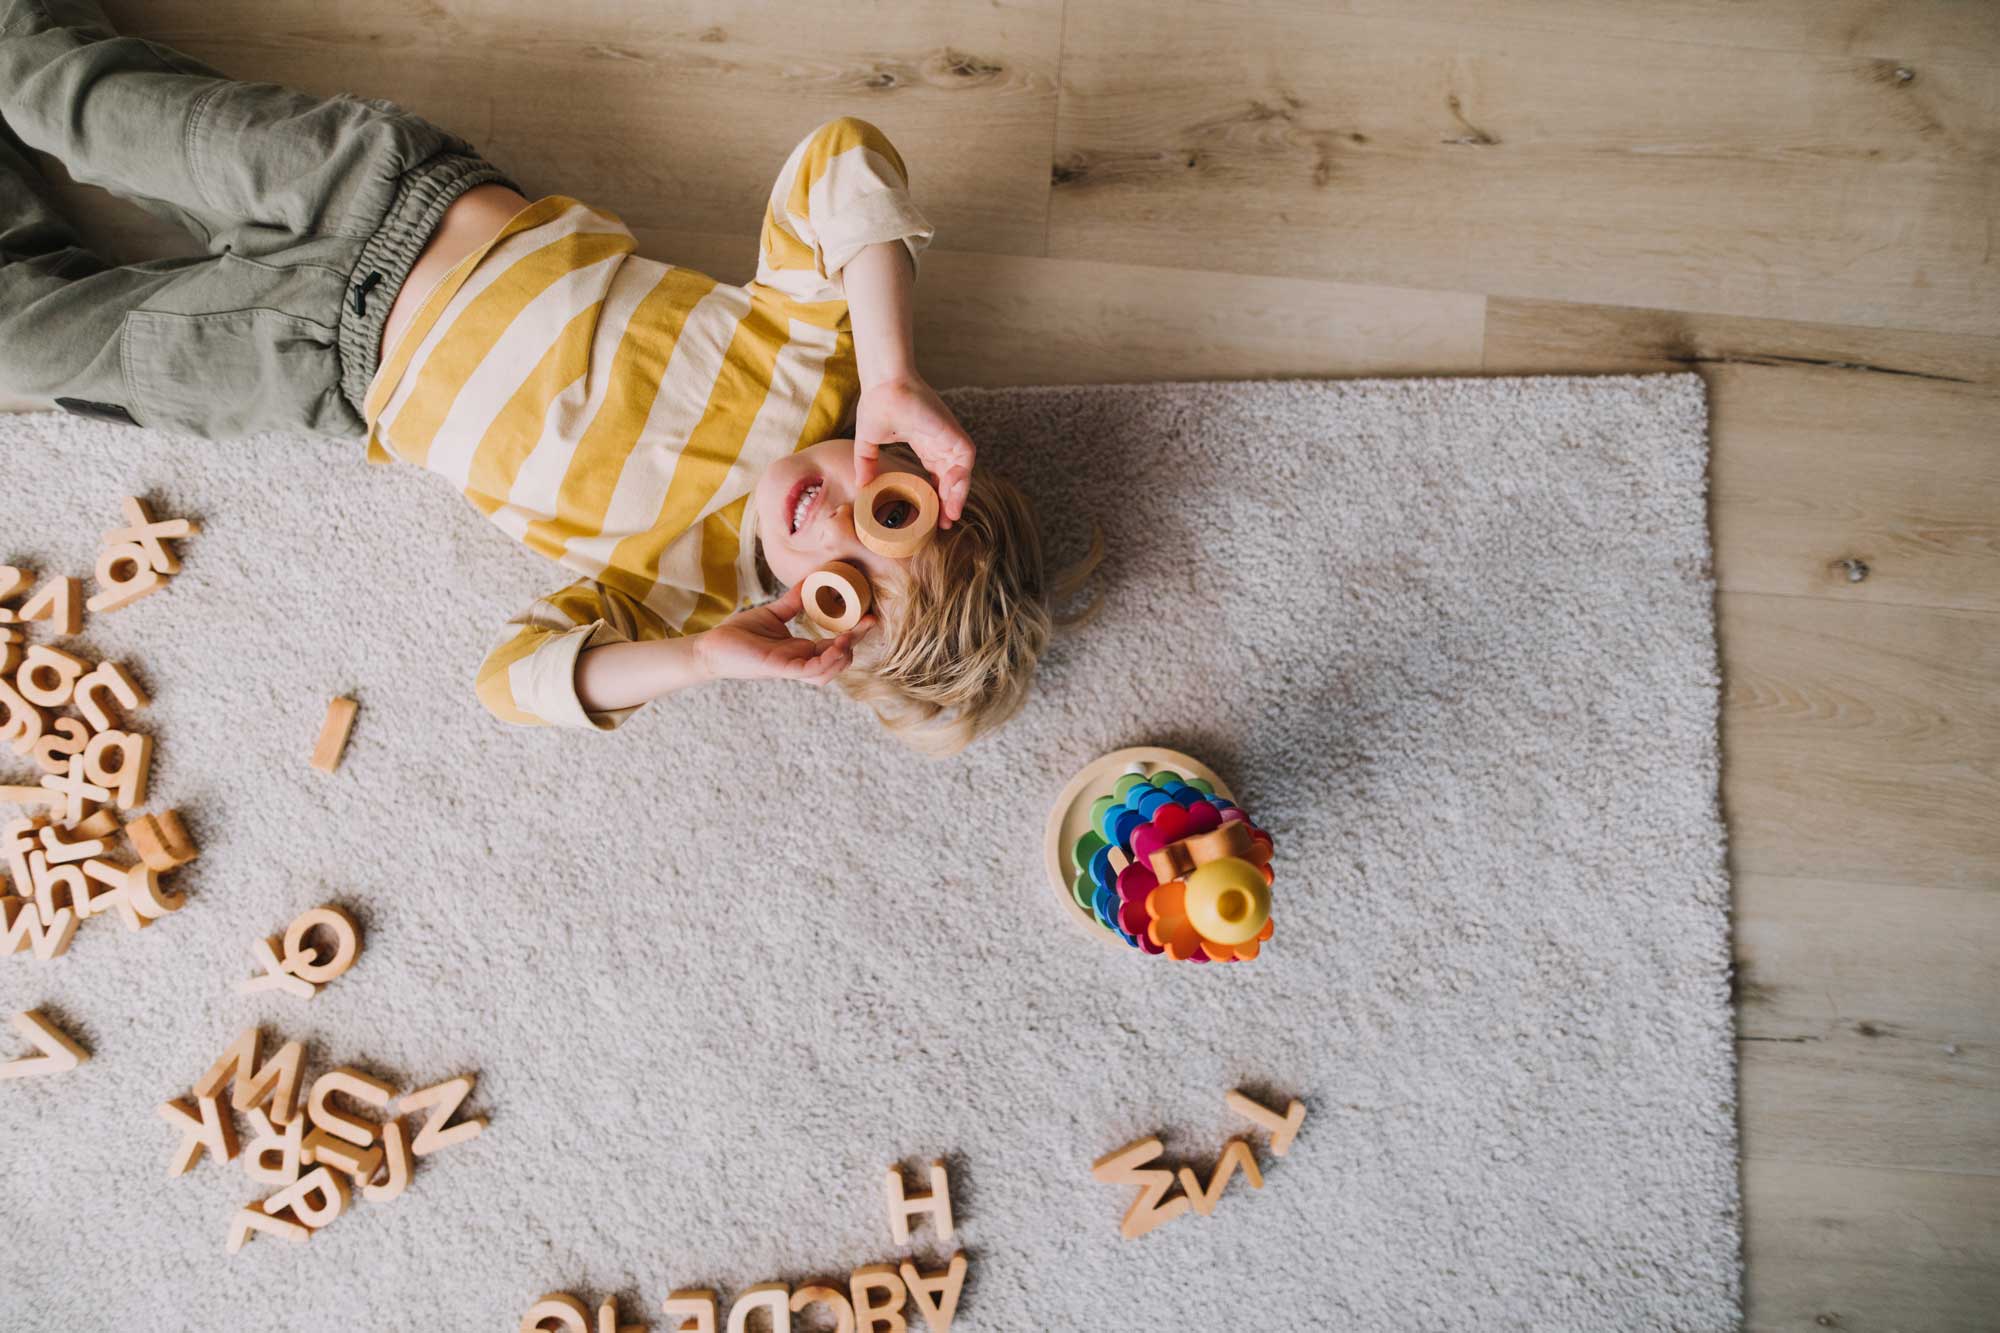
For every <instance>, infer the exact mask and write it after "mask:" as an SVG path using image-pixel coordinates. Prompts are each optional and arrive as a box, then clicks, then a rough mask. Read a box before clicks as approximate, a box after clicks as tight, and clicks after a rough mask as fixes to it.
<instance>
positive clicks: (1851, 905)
mask: <svg viewBox="0 0 2000 1333" xmlns="http://www.w3.org/2000/svg"><path fill="white" fill-rule="evenodd" d="M1735 888H1736V956H1737V972H1736V998H1737V1030H1738V1040H1739V1043H1740V1050H1741V1053H1742V1062H1743V1063H1742V1101H1743V1150H1744V1152H1745V1153H1746V1154H1748V1155H1751V1156H1757V1157H1764V1158H1771V1159H1778V1158H1783V1159H1786V1160H1792V1161H1811V1162H1820V1163H1840V1164H1845V1165H1854V1166H1892V1167H1917V1168H1923V1169H1927V1170H1955V1171H1972V1172H1987V1171H1991V1170H1992V1169H1993V1168H1994V1166H1995V1164H1996V1163H2000V1067H1996V1060H1995V1054H1996V1046H1995V1044H1994V1038H1995V1036H1996V1035H2000V986H1995V985H1994V984H1993V983H1992V973H1993V965H1994V959H1995V958H2000V893H1995V892H1994V891H1993V889H1992V888H1991V887H1980V888H1975V889H1942V888H1925V887H1922V886H1918V885H1909V884H1862V883H1848V882H1842V881H1838V880H1809V879H1789V878H1784V877H1779V876H1764V875H1738V876H1737V878H1736V885H1735ZM1885 1126H1894V1131H1893V1132H1890V1133H1885V1132H1884V1128H1885Z"/></svg>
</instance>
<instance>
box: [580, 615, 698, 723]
mask: <svg viewBox="0 0 2000 1333" xmlns="http://www.w3.org/2000/svg"><path fill="white" fill-rule="evenodd" d="M700 639H701V636H700V635H699V634H690V635H687V636H685V637H682V638H674V639H648V640H645V641H643V642H638V643H607V644H602V645H600V646H598V647H596V648H586V649H584V650H583V651H582V652H581V653H579V654H577V659H576V697H577V699H578V701H579V702H581V703H582V704H583V707H584V711H585V712H590V713H610V712H615V711H617V710H618V709H621V708H636V707H638V706H639V705H640V704H643V703H651V702H652V701H653V700H655V699H658V698H660V697H661V696H662V695H668V694H672V693H674V692H675V691H677V690H684V689H687V688H688V687H689V686H691V685H703V684H706V683H708V682H709V681H710V680H712V679H714V677H713V676H712V674H711V673H710V672H709V669H708V665H707V664H706V663H705V662H704V661H703V660H702V655H701V645H700Z"/></svg>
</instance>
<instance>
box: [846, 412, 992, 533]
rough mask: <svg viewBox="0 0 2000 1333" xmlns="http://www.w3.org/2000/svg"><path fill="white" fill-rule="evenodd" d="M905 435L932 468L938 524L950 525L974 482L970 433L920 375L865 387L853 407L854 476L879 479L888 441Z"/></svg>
mask: <svg viewBox="0 0 2000 1333" xmlns="http://www.w3.org/2000/svg"><path fill="white" fill-rule="evenodd" d="M897 440H901V441H903V442H905V443H907V444H908V445H909V446H910V447H911V448H912V449H914V450H916V452H917V461H919V462H921V463H922V464H923V465H924V466H925V467H926V468H929V469H930V473H931V479H932V483H933V484H934V485H935V486H936V487H937V493H938V526H939V527H941V528H948V527H950V526H951V525H952V524H953V523H955V522H957V521H958V515H959V512H960V511H961V510H963V509H964V508H965V492H966V489H967V488H968V487H969V486H971V485H972V456H973V453H974V450H973V445H972V437H971V436H969V435H967V434H966V433H965V427H963V426H961V425H959V424H958V418H957V417H955V416H953V415H952V413H951V409H950V408H949V407H946V406H945V405H944V400H943V399H941V398H939V397H938V396H937V391H936V390H935V389H933V388H931V386H930V385H929V384H927V383H925V382H924V380H923V378H922V377H921V376H917V375H904V376H900V377H898V378H896V379H886V380H883V381H881V382H880V383H877V384H873V385H870V386H869V387H867V388H865V389H863V390H862V391H861V402H860V404H859V405H858V406H857V407H856V408H855V409H854V479H855V482H856V483H857V484H858V485H862V486H866V485H867V484H868V483H869V482H871V481H873V480H874V479H875V474H876V471H877V469H876V459H877V457H878V456H879V455H880V453H881V448H882V446H883V445H885V444H889V443H891V442H893V441H897Z"/></svg>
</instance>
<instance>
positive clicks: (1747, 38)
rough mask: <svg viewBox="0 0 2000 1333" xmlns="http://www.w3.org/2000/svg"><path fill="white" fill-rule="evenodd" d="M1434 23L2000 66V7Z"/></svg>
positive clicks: (1561, 5) (1467, 2)
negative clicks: (1470, 24)
mask: <svg viewBox="0 0 2000 1333" xmlns="http://www.w3.org/2000/svg"><path fill="white" fill-rule="evenodd" d="M1339 8H1340V9H1341V10H1343V11H1344V12H1347V13H1351V14H1370V15H1380V16H1395V15H1399V14H1406V13H1408V12H1409V7H1408V6H1407V5H1404V4H1399V3H1397V0H1341V2H1340V4H1339ZM1424 17H1426V18H1428V19H1434V20H1438V21H1450V22H1457V23H1476V24H1481V25H1490V26H1497V27H1509V28H1524V29H1528V30H1531V31H1535V32H1544V33H1554V34H1557V35H1561V34H1564V33H1571V32H1591V33H1597V34H1599V35H1600V36H1606V37H1640V38H1646V39H1649V40H1656V41H1668V42H1683V43H1688V44H1691V45H1697V46H1737V47H1748V48H1763V49H1766V50H1778V51H1818V52H1823V53H1826V54H1829V55H1867V56H1880V57H1882V58H1884V59H1894V60H1903V61H1916V60H1932V59H1936V60H1982V61H1985V62H1987V63H2000V7H1996V6H1994V5H1990V4H1978V3H1974V4H1964V3H1956V2H1955V0H1899V3H1897V4H1893V5H1884V4H1880V3H1877V0H1825V2H1824V3H1822V0H1767V2H1766V3H1760V4H1756V5H1743V4H1737V3H1735V2H1734V0H1664V2H1661V3H1652V4H1644V5H1606V4H1601V3H1598V0H1515V3H1510V4H1507V5H1504V6H1502V5H1496V4H1494V3H1492V0H1429V3H1426V4H1425V5H1424Z"/></svg>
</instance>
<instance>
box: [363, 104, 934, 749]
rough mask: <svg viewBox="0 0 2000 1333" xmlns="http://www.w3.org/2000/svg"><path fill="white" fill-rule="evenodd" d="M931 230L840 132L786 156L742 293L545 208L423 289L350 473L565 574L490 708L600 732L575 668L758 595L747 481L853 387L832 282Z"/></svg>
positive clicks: (896, 167) (491, 680)
mask: <svg viewBox="0 0 2000 1333" xmlns="http://www.w3.org/2000/svg"><path fill="white" fill-rule="evenodd" d="M931 234H932V232H931V226H930V224H929V223H928V222H927V221H925V219H924V216H923V214H922V213H920V212H918V211H917V208H916V206H915V205H914V204H913V203H912V202H911V201H910V195H909V174H908V172H907V171H906V169H905V168H904V165H903V159H902V157H901V155H900V154H898V153H897V152H896V149H895V147H894V146H893V145H892V144H890V142H889V140H888V139H887V138H886V137H885V136H884V135H883V134H882V132H881V131H880V130H878V129H877V128H875V126H873V125H871V124H869V123H868V122H867V121H863V120H856V119H854V118H853V117H843V118H841V119H839V120H834V121H829V122H828V123H827V124H825V125H822V126H820V127H819V128H818V129H816V130H814V131H813V132H812V133H811V134H809V135H807V136H806V138H805V139H803V140H801V141H800V143H799V145H798V146H797V147H796V148H794V149H793V150H792V153H791V156H790V157H789V158H787V159H786V161H785V165H784V169H783V170H782V171H781V172H779V174H778V179H777V181H776V183H775V184H774V185H773V186H772V188H771V196H770V200H769V202H768V204H767V205H766V207H765V210H764V224H763V231H762V235H761V239H760V244H759V247H758V262H757V276H756V278H755V279H753V280H752V281H751V282H750V283H749V284H748V285H747V286H742V287H734V286H730V285H728V284H726V283H720V282H717V281H715V280H714V279H713V278H709V277H706V276H704V275H702V274H700V273H697V272H695V271H694V270H692V269H687V268H680V267H676V266H674V265H671V264H662V263H659V262H656V261H654V260H650V259H641V258H639V257H638V256H637V255H635V254H634V253H633V250H634V248H635V242H634V241H633V238H632V234H631V232H629V231H628V230H626V228H625V225H624V224H623V223H621V222H620V221H619V220H618V219H617V218H615V217H612V216H611V215H610V214H608V213H605V212H602V211H600V210H597V209H592V208H588V207H586V206H584V205H582V204H580V203H578V202H576V201H575V200H573V199H567V198H563V197H560V196H556V197H551V198H547V199H542V200H539V201H538V202H536V203H534V204H532V205H530V206H529V207H528V208H526V209H524V210H522V211H521V212H520V213H519V214H517V215H516V216H515V217H514V218H513V220H512V221H510V222H508V224H507V225H506V227H505V228H503V229H502V230H501V232H500V234H499V235H498V236H496V237H494V238H493V240H492V241H491V242H490V243H489V244H487V245H486V246H484V247H483V248H481V249H480V250H477V251H475V252H474V253H472V254H470V255H468V256H466V258H465V259H464V260H462V261H461V262H460V263H459V264H458V265H457V266H455V267H454V268H453V269H452V270H451V272H450V273H448V274H446V275H445V277H444V279H443V281H442V282H440V283H439V284H438V287H437V289H436V290H435V291H434V292H432V293H431V295H430V296H429V298H428V299H427V300H426V301H425V302H424V304H423V307H422V308H421V309H420V310H419V311H418V313H417V316H416V318H415V320H414V321H413V322H412V323H411V324H410V326H409V328H408V330H407V331H405V332H404V333H403V335H402V336H401V337H400V338H399V339H398V340H397V343H396V346H395V347H394V348H393V349H391V350H390V352H389V355H388V356H387V357H386V358H385V359H384V361H383V363H382V367H381V369H380V370H379V371H378V372H377V374H376V376H375V380H374V383H373V384H371V385H370V386H369V391H368V400H367V418H368V423H369V430H370V434H369V457H370V458H371V459H375V460H377V461H386V460H387V459H388V458H389V457H390V456H394V457H396V458H400V459H402V460H404V461H406V462H410V463H416V464H418V465H420V466H422V467H425V468H428V469H430V470H431V471H432V472H436V473H438V474H440V475H442V476H444V477H446V478H447V479H449V480H450V482H451V484H452V485H453V486H455V487H457V488H458V489H459V490H461V491H462V492H464V494H465V496H466V498H467V499H469V500H471V501H472V503H473V504H475V505H477V506H478V507H479V508H480V509H481V510H482V511H483V512H484V513H485V514H486V515H487V517H489V518H490V519H492V520H493V522H495V523H496V524H498V525H499V526H500V528H501V530H502V531H504V532H507V533H508V534H510V535H511V536H513V537H514V538H516V539H517V540H519V541H522V542H525V543H526V544H527V545H528V546H529V547H531V548H533V549H534V550H536V551H539V552H540V553H541V554H543V555H545V556H547V557H549V558H550V559H551V560H554V561H556V562H557V563H558V564H560V565H563V566H564V567H566V568H568V569H570V570H573V571H575V572H576V573H577V574H579V575H581V576H582V577H581V578H579V579H578V580H577V581H576V582H574V583H571V584H570V585H569V586H568V587H565V588H563V589H561V590H560V591H558V592H555V593H552V594H550V595H549V596H547V597H545V598H542V599H541V600H540V601H538V602H536V603H535V604H534V605H533V606H531V607H529V608H528V609H527V610H526V611H524V612H522V613H521V614H520V615H519V616H516V617H515V618H514V619H513V620H511V621H510V622H508V625H507V627H506V629H505V630H504V631H503V632H502V633H501V635H500V637H499V639H498V641H497V642H496V643H495V644H494V646H493V649H492V651H491V652H489V653H488V654H487V657H486V661H485V663H484V664H483V665H482V666H481V667H480V669H479V676H478V691H479V697H480V699H481V700H482V701H483V702H484V703H485V705H486V706H487V708H488V709H490V710H491V711H492V712H493V713H494V714H495V715H497V716H498V717H500V718H502V719H504V720H506V721H508V722H516V723H524V724H557V725H567V726H582V727H597V728H603V729H609V728H611V727H614V726H616V725H618V723H620V722H622V721H623V720H624V719H625V718H626V717H627V716H629V715H630V714H631V712H632V711H633V710H631V709H624V710H620V711H618V712H613V713H591V712H586V711H585V710H584V708H583V705H582V703H581V702H580V701H579V700H578V698H577V695H576V685H575V675H576V659H577V655H578V654H579V653H581V652H582V651H583V650H584V649H585V648H590V647H595V646H597V645H599V644H603V643H616V642H620V641H625V640H633V639H657V638H662V637H666V636H668V635H676V634H692V633H696V632H698V631H700V630H703V629H706V628H708V627H709V626H711V625H713V624H715V623H716V622H717V621H719V620H721V619H722V618H723V617H724V616H727V615H729V614H730V613H731V612H733V611H735V610H737V609H739V608H740V607H742V606H744V605H747V604H749V603H750V602H751V601H753V600H757V599H759V598H761V597H762V596H764V595H767V590H765V589H764V588H762V587H760V586H759V581H758V579H757V575H756V572H755V568H754V549H755V537H756V534H755V530H754V529H755V518H756V510H755V508H754V507H753V506H751V505H750V504H749V499H750V493H751V490H752V488H753V487H754V486H755V484H756V480H757V476H758V474H759V473H760V472H761V471H762V470H763V469H764V467H765V466H767V465H768V464H769V463H771V462H772V461H774V460H776V459H778V458H781V457H783V456H784V455H786V454H789V453H791V452H793V451H795V450H798V449H802V448H805V447H807V446H808V445H812V444H816V443H818V442H819V441H820V440H823V439H826V438H828V437H830V436H831V435H832V434H833V432H834V431H835V430H836V429H837V428H838V427H839V426H840V425H841V423H842V422H843V421H844V420H846V418H847V417H848V415H849V413H850V412H851V411H852V409H853V406H854V401H855V398H856V395H857V393H858V391H859V380H858V377H857V375H856V371H855V365H854V348H853V340H852V336H851V333H850V329H849V325H848V317H847V300H846V296H845V292H844V289H843V288H842V285H841V280H840V270H841V269H842V268H844V267H845V266H846V264H847V262H848V261H849V260H851V259H852V258H854V256H855V255H856V254H858V253H860V251H861V250H862V249H863V248H864V247H866V246H869V245H874V244H878V243H881V242H886V241H898V240H900V241H902V242H903V243H904V244H905V245H906V246H907V247H908V248H909V251H910V256H911V259H912V260H913V261H914V260H915V259H916V256H917V255H918V254H919V253H920V252H921V251H922V250H923V249H924V247H925V246H927V245H928V244H929V243H930V239H931Z"/></svg>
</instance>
